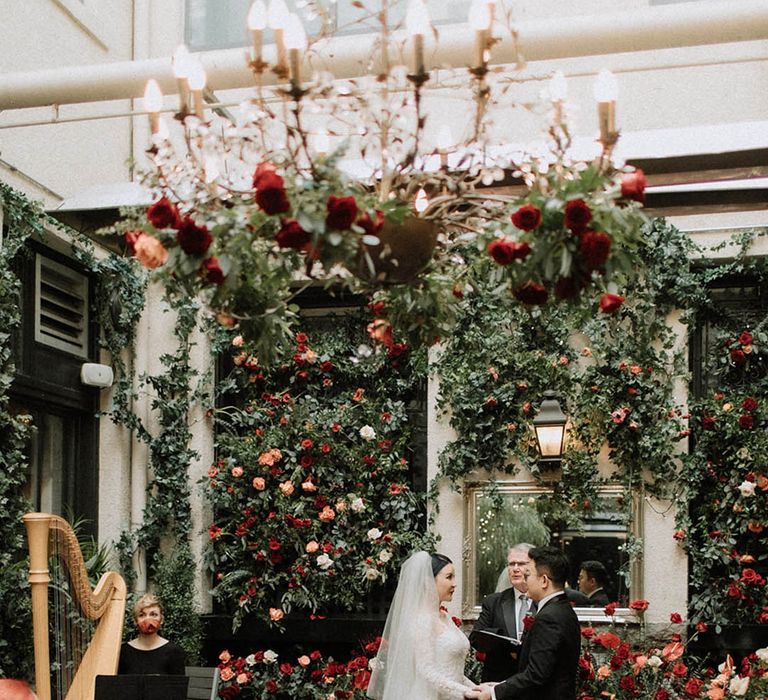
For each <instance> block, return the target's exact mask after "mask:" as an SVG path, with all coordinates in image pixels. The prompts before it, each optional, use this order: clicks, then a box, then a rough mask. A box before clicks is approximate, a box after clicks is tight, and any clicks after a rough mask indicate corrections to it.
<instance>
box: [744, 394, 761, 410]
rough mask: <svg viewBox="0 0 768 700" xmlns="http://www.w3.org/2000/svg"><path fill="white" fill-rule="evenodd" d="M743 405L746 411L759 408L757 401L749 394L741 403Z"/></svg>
mask: <svg viewBox="0 0 768 700" xmlns="http://www.w3.org/2000/svg"><path fill="white" fill-rule="evenodd" d="M741 407H742V408H743V409H744V410H745V411H750V412H751V411H756V410H757V401H755V399H754V398H752V397H751V396H747V398H746V399H744V402H743V403H742V404H741Z"/></svg>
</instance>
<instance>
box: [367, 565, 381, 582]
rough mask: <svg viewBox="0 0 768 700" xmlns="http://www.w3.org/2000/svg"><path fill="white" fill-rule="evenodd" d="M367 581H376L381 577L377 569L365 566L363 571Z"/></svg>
mask: <svg viewBox="0 0 768 700" xmlns="http://www.w3.org/2000/svg"><path fill="white" fill-rule="evenodd" d="M363 575H364V577H365V580H366V581H375V580H376V579H377V578H379V572H378V571H376V569H372V568H371V567H370V566H367V567H365V571H364V572H363Z"/></svg>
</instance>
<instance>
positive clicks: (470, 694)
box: [464, 690, 480, 700]
mask: <svg viewBox="0 0 768 700" xmlns="http://www.w3.org/2000/svg"><path fill="white" fill-rule="evenodd" d="M464 697H465V698H466V700H477V698H479V697H480V691H479V690H465V691H464Z"/></svg>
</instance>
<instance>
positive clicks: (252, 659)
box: [245, 654, 256, 666]
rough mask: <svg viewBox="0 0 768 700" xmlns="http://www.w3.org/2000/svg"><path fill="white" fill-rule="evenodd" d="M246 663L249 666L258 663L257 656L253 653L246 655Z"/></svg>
mask: <svg viewBox="0 0 768 700" xmlns="http://www.w3.org/2000/svg"><path fill="white" fill-rule="evenodd" d="M245 663H247V664H248V665H249V666H253V664H255V663H256V657H255V656H254V655H253V654H248V656H246V657H245Z"/></svg>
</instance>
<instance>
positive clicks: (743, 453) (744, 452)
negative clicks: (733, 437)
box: [736, 447, 749, 459]
mask: <svg viewBox="0 0 768 700" xmlns="http://www.w3.org/2000/svg"><path fill="white" fill-rule="evenodd" d="M736 456H737V457H738V458H739V459H749V448H747V447H742V448H740V449H739V451H738V452H737V453H736Z"/></svg>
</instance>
